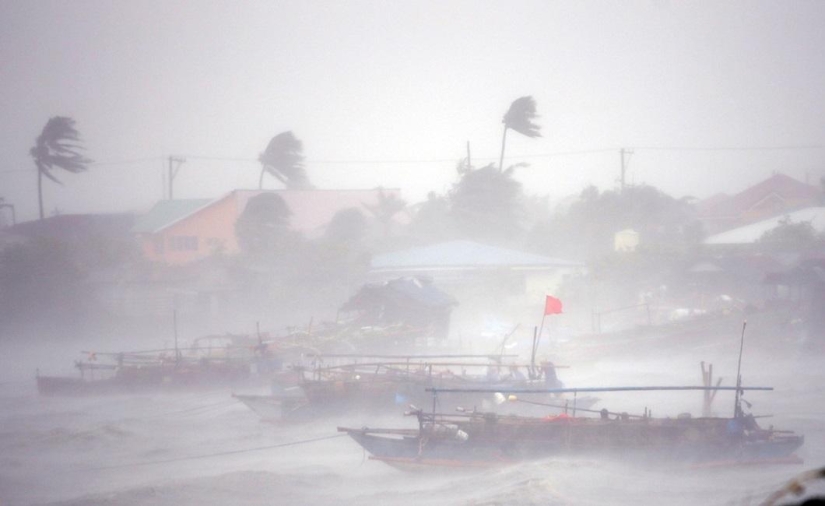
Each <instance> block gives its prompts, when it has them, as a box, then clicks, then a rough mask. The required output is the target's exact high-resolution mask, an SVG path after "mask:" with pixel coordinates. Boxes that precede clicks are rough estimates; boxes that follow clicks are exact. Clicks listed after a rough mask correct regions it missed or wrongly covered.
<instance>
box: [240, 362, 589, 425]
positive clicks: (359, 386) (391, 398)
mask: <svg viewBox="0 0 825 506" xmlns="http://www.w3.org/2000/svg"><path fill="white" fill-rule="evenodd" d="M316 358H317V359H318V360H317V361H316V366H315V367H313V368H311V369H310V368H300V374H301V376H300V380H299V381H298V382H297V383H292V384H283V383H279V382H275V384H274V385H273V393H272V394H269V395H239V394H235V395H234V397H236V398H237V399H239V400H240V401H242V402H244V403H245V404H247V406H249V407H250V408H251V409H252V410H253V411H255V412H257V413H258V414H259V415H261V417H262V418H264V419H265V420H267V421H278V420H281V419H284V418H298V419H300V418H303V417H310V416H313V415H318V414H322V413H340V412H344V411H350V410H360V411H363V410H367V411H371V412H375V411H382V410H383V411H388V410H396V409H398V406H404V405H406V404H407V403H419V404H420V403H421V402H424V401H426V399H427V397H428V393H427V389H428V388H438V389H441V390H442V391H443V390H444V389H447V388H453V389H456V390H454V391H456V392H462V393H461V395H460V397H457V398H454V399H451V400H452V402H454V403H455V404H463V405H471V406H478V407H486V408H488V409H489V408H490V407H491V406H493V405H494V402H495V401H494V396H493V394H491V393H490V392H492V391H493V390H495V391H498V390H501V389H519V388H530V387H537V386H545V385H546V384H547V383H545V378H544V377H541V376H539V377H536V376H538V375H533V376H534V379H530V378H529V376H528V375H525V374H523V373H521V372H520V371H521V370H528V371H529V370H530V366H528V365H526V364H518V363H505V360H506V359H508V358H515V355H512V356H510V355H493V356H490V355H457V354H453V355H322V356H318V357H316ZM335 359H345V360H348V362H347V363H339V364H333V365H321V363H322V362H323V361H324V360H335ZM361 360H364V361H361ZM556 367H558V368H562V367H565V366H555V367H554V366H552V364H549V363H548V364H544V368H543V370H542V373H543V374H546V375H547V376H546V377H547V378H550V379H551V380H552V381H553V384H556V382H558V379H557V378H556V373H555V368H556ZM479 369H483V371H481V373H479V372H478V370H479ZM502 369H503V370H504V374H502ZM485 370H486V371H485ZM468 371H469V372H468ZM474 371H475V372H474ZM531 375H532V374H531ZM459 387H461V388H462V389H461V390H459ZM472 387H478V388H482V389H487V390H483V391H482V390H473V389H472ZM597 401H598V399H596V398H593V397H589V398H583V399H581V400H580V404H581V405H582V407H590V406H592V405H593V404H594V403H595V402H597Z"/></svg>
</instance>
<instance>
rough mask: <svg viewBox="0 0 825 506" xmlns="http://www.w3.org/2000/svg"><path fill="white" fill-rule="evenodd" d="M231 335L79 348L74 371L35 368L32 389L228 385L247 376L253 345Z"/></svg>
mask: <svg viewBox="0 0 825 506" xmlns="http://www.w3.org/2000/svg"><path fill="white" fill-rule="evenodd" d="M221 337H223V336H221ZM234 337H235V336H229V337H226V338H225V340H226V342H224V343H222V344H220V343H218V342H217V341H216V340H215V339H216V337H215V336H206V337H203V338H198V339H196V340H195V341H194V342H193V344H192V346H191V347H188V348H182V349H178V348H170V349H158V350H143V351H130V352H116V353H108V352H89V351H84V352H81V353H82V354H83V356H84V358H83V359H80V360H76V361H75V364H74V366H75V369H77V370H78V373H79V374H78V376H48V375H41V374H40V371H39V370H38V371H37V374H36V380H37V390H38V392H39V393H40V394H42V395H94V394H117V393H133V392H140V391H147V390H159V389H174V388H199V387H207V386H231V385H234V384H238V383H241V382H243V381H246V380H247V379H249V377H250V374H251V370H252V364H254V363H255V361H256V358H257V356H256V355H255V351H254V346H250V345H249V344H248V343H246V342H244V343H242V344H241V343H238V342H237V340H236V339H234Z"/></svg>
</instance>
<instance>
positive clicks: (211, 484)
mask: <svg viewBox="0 0 825 506" xmlns="http://www.w3.org/2000/svg"><path fill="white" fill-rule="evenodd" d="M704 353H706V352H703V354H704ZM698 356H699V355H697V357H698ZM689 360H690V362H689V363H687V364H684V363H683V362H680V363H683V365H680V366H678V367H672V364H671V365H668V364H669V363H668V361H667V358H666V357H665V358H663V357H657V358H646V359H644V360H639V361H638V362H635V363H632V364H629V363H628V361H627V360H622V361H617V362H611V361H610V360H607V359H601V360H599V361H597V362H591V363H589V364H586V365H584V366H583V367H582V370H581V372H580V377H579V378H578V379H577V380H576V381H581V382H582V383H584V384H588V385H593V384H596V383H597V382H599V381H600V379H605V378H608V377H609V378H610V379H611V382H610V383H612V384H613V385H616V384H621V383H635V384H640V383H643V382H651V381H654V382H656V383H659V384H664V383H670V384H673V383H675V382H689V383H690V384H698V383H699V381H696V379H697V378H698V376H699V373H698V372H697V371H698V361H693V360H692V358H691V359H689ZM822 362H823V358H822V357H805V356H795V357H792V358H791V359H788V360H787V361H784V362H782V364H781V365H779V364H778V363H777V361H776V360H775V359H774V358H773V357H770V356H765V357H762V358H760V359H758V360H755V361H751V362H749V363H748V367H749V368H750V369H749V374H750V377H751V379H752V380H753V381H751V384H757V383H763V384H764V383H770V384H772V386H774V387H775V388H776V390H775V391H773V392H769V393H758V395H757V394H753V395H751V394H748V396H747V398H748V399H749V400H750V401H751V402H752V403H753V404H754V408H753V410H754V412H755V413H756V414H769V415H770V416H769V417H766V418H762V419H760V423H762V424H763V425H775V426H776V427H777V428H783V429H785V428H787V429H791V430H795V431H797V432H801V433H803V434H804V435H805V438H806V441H805V445H804V446H803V448H802V449H801V451H800V452H799V456H801V457H802V458H803V459H804V464H794V465H788V464H785V465H772V466H745V467H712V468H688V467H678V466H668V467H634V466H630V465H628V464H627V463H623V462H618V461H600V460H591V459H554V458H551V459H547V460H542V461H535V462H529V463H523V464H518V465H513V466H509V467H504V468H499V469H491V470H481V471H473V472H444V471H440V472H438V473H407V472H403V471H399V470H396V469H393V468H391V467H388V466H386V465H384V464H382V463H380V462H376V461H371V460H369V459H368V458H367V455H365V453H364V452H363V451H362V449H361V448H360V447H359V446H358V445H357V444H356V443H355V442H353V441H352V440H350V439H349V438H348V437H347V436H345V435H341V434H340V433H338V432H337V431H336V427H337V426H355V427H360V426H364V425H369V426H379V425H385V426H411V420H410V419H408V418H404V417H403V416H402V414H401V412H400V411H399V413H398V415H387V416H386V417H384V418H383V419H376V418H374V417H372V416H368V415H365V414H358V413H351V414H347V415H342V416H340V417H329V418H325V419H319V420H314V421H312V422H309V423H301V424H280V425H277V424H275V425H274V424H271V423H266V422H262V421H260V419H259V418H258V416H257V415H256V414H255V413H253V412H252V411H250V410H249V409H248V408H247V407H246V406H244V405H243V404H242V403H240V402H238V401H237V400H235V399H234V398H232V396H231V394H232V391H231V390H230V389H221V390H212V391H208V392H177V393H166V394H151V395H149V394H143V395H120V396H105V397H42V396H39V395H38V394H37V392H36V387H35V381H34V377H33V374H32V375H30V376H28V377H26V375H21V374H16V373H15V374H6V375H5V376H2V377H0V380H2V381H0V505H2V506H12V505H45V504H51V505H56V504H60V505H103V504H117V505H126V506H132V505H135V506H136V505H170V506H172V505H174V506H182V505H188V504H197V505H200V506H213V505H214V506H218V505H220V506H225V505H227V504H231V505H264V504H312V505H326V504H330V505H332V504H335V505H342V504H343V505H347V504H353V505H354V504H358V505H384V504H386V505H406V504H409V505H416V506H422V505H453V504H455V505H505V504H506V505H510V504H512V505H532V504H542V505H555V504H559V505H594V504H610V505H647V504H670V505H682V504H684V505H695V504H702V505H703V506H712V505H757V504H760V503H761V502H762V501H764V500H765V499H766V498H767V497H768V496H769V495H770V494H772V493H774V492H776V491H777V490H779V489H781V488H782V487H783V486H784V485H785V484H786V483H788V482H789V481H790V480H792V479H794V478H795V477H797V476H799V475H800V474H801V473H803V472H805V471H807V470H809V469H813V468H821V467H823V466H824V465H825V388H823V386H822V385H823V384H825V382H824V381H823V380H825V371H823V370H821V369H825V368H820V367H817V365H818V364H820V363H822ZM724 365H725V366H727V367H728V373H729V375H728V377H730V376H731V375H730V368H729V367H730V366H731V365H732V363H731V361H730V360H728V361H727V363H726V364H724ZM14 370H15V371H18V370H19V369H14ZM7 371H8V369H7ZM571 373H572V369H571ZM573 376H575V374H573ZM571 381H572V380H568V383H570V382H571ZM602 383H604V381H602ZM727 384H730V382H728V383H727ZM680 395H681V394H680ZM692 395H694V396H695V395H701V394H692ZM625 401H627V402H628V403H629V404H631V405H632V404H633V403H634V401H633V400H632V399H630V398H628V399H619V400H605V401H604V402H605V403H606V405H607V407H608V408H610V409H613V408H614V407H615V406H614V404H612V403H618V402H625ZM699 404H700V403H699V402H697V399H693V398H691V400H690V402H686V401H684V400H683V399H682V398H681V397H676V396H674V395H673V394H667V396H661V397H659V398H650V397H646V398H645V399H644V400H642V401H636V405H633V406H632V407H631V408H630V409H640V410H641V409H642V407H643V405H644V407H650V408H652V409H653V411H654V415H657V416H669V415H671V414H672V415H674V416H675V415H676V414H677V413H678V412H682V411H693V412H694V413H695V414H698V413H697V412H696V411H697V408H698V406H699ZM727 404H728V400H726V399H719V400H717V401H716V403H715V407H716V408H717V409H719V410H720V411H726V410H727V409H728V406H727ZM413 425H414V424H413ZM806 493H807V494H808V495H811V494H817V493H819V494H825V486H823V484H820V483H816V482H814V483H812V484H811V485H810V486H809V487H807V488H806ZM794 499H795V498H794V497H790V496H789V497H788V499H787V500H786V501H784V502H782V504H787V503H789V502H791V501H793V500H794Z"/></svg>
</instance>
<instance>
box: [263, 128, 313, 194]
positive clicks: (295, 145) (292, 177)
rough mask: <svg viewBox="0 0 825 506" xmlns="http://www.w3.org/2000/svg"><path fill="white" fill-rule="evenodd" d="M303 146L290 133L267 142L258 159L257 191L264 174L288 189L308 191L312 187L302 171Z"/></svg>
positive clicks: (279, 135) (284, 133)
mask: <svg viewBox="0 0 825 506" xmlns="http://www.w3.org/2000/svg"><path fill="white" fill-rule="evenodd" d="M303 151H304V145H303V143H301V141H300V140H298V138H297V137H295V135H294V134H293V133H292V132H283V133H280V134H278V135H276V136H275V137H273V138H272V140H271V141H269V144H268V145H267V147H266V151H264V152H263V154H262V155H261V156H259V157H258V161H259V162H261V166H262V167H261V177H260V178H259V179H258V189H261V188H263V184H264V173H267V172H268V173H269V174H271V175H272V176H274V177H275V178H276V179H278V181H280V182H281V183H283V184H284V186H286V187H287V188H290V189H299V190H300V189H308V188H312V185H311V184H310V183H309V179H307V175H306V171H304V155H303Z"/></svg>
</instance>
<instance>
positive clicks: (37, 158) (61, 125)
mask: <svg viewBox="0 0 825 506" xmlns="http://www.w3.org/2000/svg"><path fill="white" fill-rule="evenodd" d="M79 143H80V134H79V133H78V131H77V129H76V128H75V121H74V120H73V119H72V118H67V117H64V116H54V117H52V118H50V119H49V121H48V122H46V126H44V127H43V131H42V132H40V135H38V136H37V139H35V144H34V147H32V148H31V149H30V150H29V154H30V155H31V156H32V158H33V159H34V163H35V166H37V198H38V204H39V207H40V219H41V220H42V219H43V188H42V180H43V176H45V177H47V178H49V179H51V180H52V181H54V182H55V183H58V184H62V183H61V182H60V181H59V180H58V179H57V177H55V175H54V174H53V171H54V170H55V169H62V170H65V171H67V172H71V173H74V174H77V173H79V172H84V171H85V170H86V169H87V168H88V164H90V163H91V162H92V161H91V160H89V159H88V158H86V157H84V156H83V155H82V154H81V153H80V151H81V150H82V149H83V148H82V147H81V146H80V144H79Z"/></svg>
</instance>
